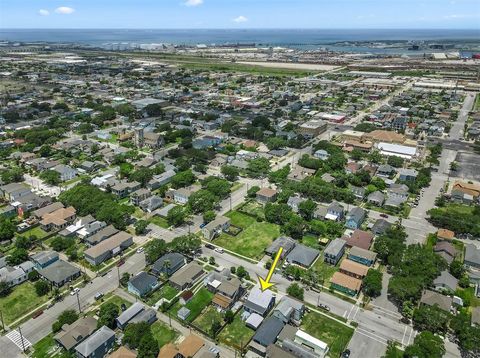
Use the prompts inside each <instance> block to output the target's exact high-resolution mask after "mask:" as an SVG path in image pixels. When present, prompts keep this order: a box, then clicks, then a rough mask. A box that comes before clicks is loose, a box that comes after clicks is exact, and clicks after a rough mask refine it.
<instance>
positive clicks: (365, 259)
mask: <svg viewBox="0 0 480 358" xmlns="http://www.w3.org/2000/svg"><path fill="white" fill-rule="evenodd" d="M347 257H348V259H349V260H352V261H355V262H358V263H361V264H362V265H366V266H372V265H373V264H375V260H376V259H377V253H376V252H373V251H370V250H365V249H362V248H360V247H356V246H353V247H352V248H351V249H350V251H349V252H348V255H347Z"/></svg>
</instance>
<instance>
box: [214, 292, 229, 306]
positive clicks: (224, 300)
mask: <svg viewBox="0 0 480 358" xmlns="http://www.w3.org/2000/svg"><path fill="white" fill-rule="evenodd" d="M231 302H232V300H230V298H228V297H225V296H223V295H221V294H219V293H216V294H215V296H213V300H212V303H214V304H216V305H217V306H220V307H222V308H228V307H229V306H230V303H231Z"/></svg>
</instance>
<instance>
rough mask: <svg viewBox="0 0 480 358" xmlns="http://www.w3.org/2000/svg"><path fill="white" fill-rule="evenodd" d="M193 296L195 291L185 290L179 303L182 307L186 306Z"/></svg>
mask: <svg viewBox="0 0 480 358" xmlns="http://www.w3.org/2000/svg"><path fill="white" fill-rule="evenodd" d="M193 296H194V294H193V291H191V290H185V291H183V292H182V293H181V294H180V298H179V299H178V301H179V302H180V304H181V305H182V306H185V305H186V304H187V303H188V302H190V301H191V300H192V298H193Z"/></svg>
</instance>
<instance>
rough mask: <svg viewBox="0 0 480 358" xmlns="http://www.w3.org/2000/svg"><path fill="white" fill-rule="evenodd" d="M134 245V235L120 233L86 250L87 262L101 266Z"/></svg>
mask: <svg viewBox="0 0 480 358" xmlns="http://www.w3.org/2000/svg"><path fill="white" fill-rule="evenodd" d="M132 244H133V237H132V235H130V234H128V233H126V232H124V231H120V232H118V233H117V234H115V235H113V236H111V237H109V238H108V239H106V240H104V241H102V242H100V243H99V244H97V245H95V246H92V247H90V248H88V249H86V250H85V252H84V255H85V260H87V262H88V263H90V264H91V265H99V264H101V263H102V262H104V261H106V260H108V259H109V258H111V257H113V256H115V255H117V254H119V253H120V252H121V251H123V250H125V249H126V248H127V247H129V246H130V245H132Z"/></svg>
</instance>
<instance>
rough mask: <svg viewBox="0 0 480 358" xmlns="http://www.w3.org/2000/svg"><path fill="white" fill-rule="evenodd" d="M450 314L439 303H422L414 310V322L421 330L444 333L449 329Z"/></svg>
mask: <svg viewBox="0 0 480 358" xmlns="http://www.w3.org/2000/svg"><path fill="white" fill-rule="evenodd" d="M449 320H450V314H449V313H448V312H445V311H443V310H442V309H441V308H439V307H438V306H437V305H434V306H428V305H421V306H420V307H418V308H416V309H415V310H414V311H413V324H414V326H415V328H417V329H418V330H420V331H430V332H433V333H444V332H446V330H447V329H448V321H449Z"/></svg>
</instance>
